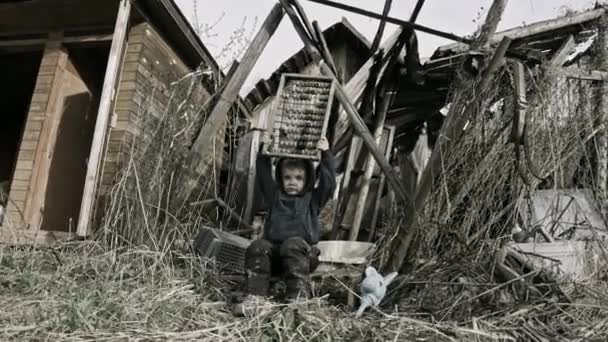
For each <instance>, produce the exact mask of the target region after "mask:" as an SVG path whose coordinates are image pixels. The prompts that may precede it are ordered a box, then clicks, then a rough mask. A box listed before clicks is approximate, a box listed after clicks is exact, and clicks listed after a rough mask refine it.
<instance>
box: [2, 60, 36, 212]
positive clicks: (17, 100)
mask: <svg viewBox="0 0 608 342" xmlns="http://www.w3.org/2000/svg"><path fill="white" fill-rule="evenodd" d="M41 60H42V51H30V52H19V53H11V52H0V75H1V76H0V80H1V81H0V94H1V95H0V98H1V99H2V104H1V105H0V113H1V116H0V118H1V119H2V124H0V205H2V206H6V201H7V196H8V187H9V185H10V183H11V181H12V178H13V173H14V171H15V165H16V163H17V153H18V151H19V146H20V145H21V137H22V135H23V129H24V126H25V121H26V118H27V113H28V110H29V106H30V102H31V99H32V95H33V93H34V86H35V85H36V77H37V75H38V69H39V68H40V61H41Z"/></svg>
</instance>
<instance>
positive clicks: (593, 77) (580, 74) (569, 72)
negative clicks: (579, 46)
mask: <svg viewBox="0 0 608 342" xmlns="http://www.w3.org/2000/svg"><path fill="white" fill-rule="evenodd" d="M557 74H558V75H559V76H562V77H566V78H572V79H576V80H587V81H606V80H608V72H606V71H603V70H583V69H581V68H572V67H568V68H563V69H561V70H559V71H558V72H557Z"/></svg>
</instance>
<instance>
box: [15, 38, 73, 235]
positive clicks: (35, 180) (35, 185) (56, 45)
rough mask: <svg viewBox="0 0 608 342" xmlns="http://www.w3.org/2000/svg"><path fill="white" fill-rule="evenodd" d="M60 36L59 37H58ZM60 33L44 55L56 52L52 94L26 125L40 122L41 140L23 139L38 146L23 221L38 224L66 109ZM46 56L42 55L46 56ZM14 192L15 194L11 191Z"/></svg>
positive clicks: (32, 126) (24, 146)
mask: <svg viewBox="0 0 608 342" xmlns="http://www.w3.org/2000/svg"><path fill="white" fill-rule="evenodd" d="M55 39H57V40H55ZM59 39H60V37H59V36H55V37H52V39H51V40H50V41H49V42H48V43H47V46H46V48H45V55H46V54H47V53H48V54H49V55H52V54H54V55H57V56H58V59H57V64H56V66H55V67H56V69H55V73H54V75H53V76H51V77H52V79H53V80H52V83H51V88H50V96H49V99H48V101H47V105H46V112H45V117H44V121H30V120H31V118H28V121H30V122H28V123H27V124H26V127H28V125H29V128H30V129H37V127H38V125H40V128H41V131H40V136H39V140H38V141H36V142H27V143H26V142H22V143H21V149H22V150H24V149H28V146H27V145H28V144H31V147H34V146H35V149H36V155H35V162H34V165H33V167H32V168H30V169H31V170H32V176H31V179H30V192H29V195H28V196H27V198H26V199H25V209H24V212H23V219H24V221H25V222H24V223H26V224H29V225H30V226H31V227H36V226H38V225H39V224H40V222H41V220H42V212H43V207H44V198H45V195H46V186H47V183H48V177H49V168H50V164H51V156H52V154H53V149H54V147H55V141H56V137H57V130H58V129H59V121H60V112H61V110H62V109H63V108H62V107H63V101H61V96H62V95H63V91H62V86H63V84H64V81H65V73H66V65H67V63H68V53H67V51H66V50H65V49H63V48H61V47H60V45H61V43H60V42H59V41H58V40H59ZM44 58H45V57H43V59H44ZM11 195H12V194H11Z"/></svg>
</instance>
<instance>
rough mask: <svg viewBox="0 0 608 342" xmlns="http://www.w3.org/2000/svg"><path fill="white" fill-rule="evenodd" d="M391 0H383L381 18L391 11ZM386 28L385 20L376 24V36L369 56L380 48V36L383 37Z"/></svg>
mask: <svg viewBox="0 0 608 342" xmlns="http://www.w3.org/2000/svg"><path fill="white" fill-rule="evenodd" d="M392 3H393V0H385V2H384V8H383V9H382V16H384V17H387V16H388V13H389V12H390V10H391V5H392ZM385 27H386V19H380V24H378V30H377V31H376V35H375V36H374V41H373V42H372V47H371V48H370V50H369V52H370V56H373V55H374V53H376V50H378V47H379V46H380V41H382V36H383V35H384V28H385Z"/></svg>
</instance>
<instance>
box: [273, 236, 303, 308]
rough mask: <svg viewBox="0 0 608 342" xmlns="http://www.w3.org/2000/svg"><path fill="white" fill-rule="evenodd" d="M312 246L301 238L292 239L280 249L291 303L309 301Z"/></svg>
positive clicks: (287, 292) (287, 297) (288, 299)
mask: <svg viewBox="0 0 608 342" xmlns="http://www.w3.org/2000/svg"><path fill="white" fill-rule="evenodd" d="M310 249H311V248H310V246H309V245H308V243H306V241H304V240H303V239H301V238H291V239H288V240H286V241H285V242H283V244H282V245H281V248H280V253H281V258H282V261H283V267H284V269H285V278H286V282H285V283H286V285H287V286H286V287H287V289H286V293H285V298H286V300H287V301H289V302H293V301H301V300H304V301H305V300H307V299H308V298H309V297H310V296H311V293H310V292H311V291H310V269H311V258H310Z"/></svg>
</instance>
